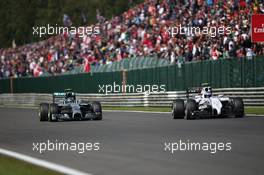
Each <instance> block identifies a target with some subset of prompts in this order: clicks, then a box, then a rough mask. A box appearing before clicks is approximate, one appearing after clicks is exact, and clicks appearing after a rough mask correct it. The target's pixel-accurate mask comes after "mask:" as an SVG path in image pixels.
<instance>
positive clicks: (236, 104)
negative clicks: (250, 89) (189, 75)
mask: <svg viewBox="0 0 264 175" xmlns="http://www.w3.org/2000/svg"><path fill="white" fill-rule="evenodd" d="M191 93H196V95H195V96H194V97H192V98H191V97H190V94H191ZM186 97H187V100H182V99H177V100H174V101H173V103H172V116H173V118H174V119H180V118H185V119H187V120H189V119H195V118H199V117H223V116H235V117H243V116H244V103H243V100H242V99H241V98H229V97H225V96H223V95H218V96H213V94H212V88H211V87H209V86H206V87H203V88H196V89H188V90H187V91H186Z"/></svg>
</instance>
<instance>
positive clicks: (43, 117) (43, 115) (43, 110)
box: [39, 103, 49, 122]
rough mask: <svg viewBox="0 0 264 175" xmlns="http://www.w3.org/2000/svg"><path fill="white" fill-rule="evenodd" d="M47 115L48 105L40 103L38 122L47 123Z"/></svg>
mask: <svg viewBox="0 0 264 175" xmlns="http://www.w3.org/2000/svg"><path fill="white" fill-rule="evenodd" d="M48 114H49V104H48V103H41V104H40V105H39V120H40V121H41V122H42V121H48Z"/></svg>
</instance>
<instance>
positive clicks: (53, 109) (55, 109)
mask: <svg viewBox="0 0 264 175" xmlns="http://www.w3.org/2000/svg"><path fill="white" fill-rule="evenodd" d="M58 113H59V106H58V105H57V104H56V103H51V104H50V107H49V116H48V120H49V121H50V122H56V121H58V118H57V117H56V118H55V119H53V118H52V115H53V114H58Z"/></svg>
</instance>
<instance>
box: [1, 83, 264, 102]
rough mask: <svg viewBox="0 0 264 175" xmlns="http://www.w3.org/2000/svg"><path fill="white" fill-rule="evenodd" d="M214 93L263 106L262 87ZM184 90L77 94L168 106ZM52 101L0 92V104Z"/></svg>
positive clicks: (86, 98)
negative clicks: (239, 98)
mask: <svg viewBox="0 0 264 175" xmlns="http://www.w3.org/2000/svg"><path fill="white" fill-rule="evenodd" d="M213 92H214V95H221V94H222V95H226V96H228V97H242V98H243V100H244V104H245V105H246V106H263V107H264V87H260V88H222V89H214V90H213ZM185 98H186V92H185V91H172V92H166V93H150V94H148V93H129V94H107V95H106V94H77V99H79V100H81V101H100V102H101V103H102V105H103V106H119V107H120V106H152V107H157V106H161V107H162V106H164V107H165V106H167V107H168V106H170V105H171V103H172V101H173V100H174V99H185ZM43 102H48V103H51V102H52V95H51V94H36V93H23V94H0V105H1V106H38V105H39V104H40V103H43Z"/></svg>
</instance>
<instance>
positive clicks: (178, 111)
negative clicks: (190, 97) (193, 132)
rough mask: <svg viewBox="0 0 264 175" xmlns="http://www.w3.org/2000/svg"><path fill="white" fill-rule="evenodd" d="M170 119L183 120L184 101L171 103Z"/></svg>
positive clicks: (179, 100) (178, 100)
mask: <svg viewBox="0 0 264 175" xmlns="http://www.w3.org/2000/svg"><path fill="white" fill-rule="evenodd" d="M172 117H173V119H183V118H184V101H183V100H181V99H177V100H174V101H173V102H172Z"/></svg>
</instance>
